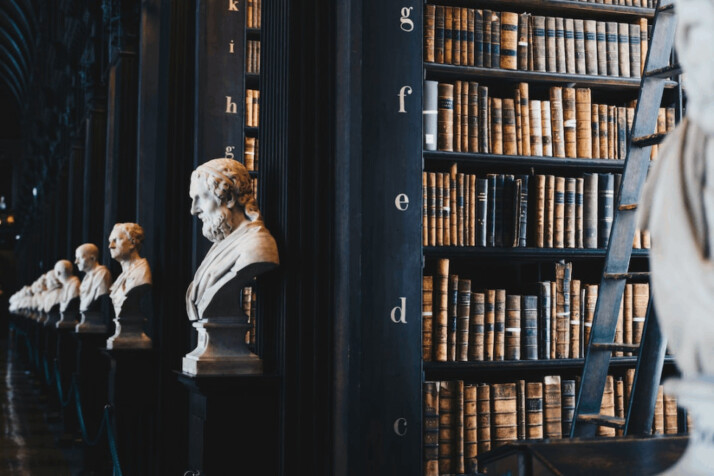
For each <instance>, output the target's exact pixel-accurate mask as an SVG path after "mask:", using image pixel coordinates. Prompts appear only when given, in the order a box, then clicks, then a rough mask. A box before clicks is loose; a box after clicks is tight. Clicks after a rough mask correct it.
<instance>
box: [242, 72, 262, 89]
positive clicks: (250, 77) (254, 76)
mask: <svg viewBox="0 0 714 476" xmlns="http://www.w3.org/2000/svg"><path fill="white" fill-rule="evenodd" d="M245 83H246V84H247V85H248V86H251V87H254V88H258V85H259V84H260V73H245Z"/></svg>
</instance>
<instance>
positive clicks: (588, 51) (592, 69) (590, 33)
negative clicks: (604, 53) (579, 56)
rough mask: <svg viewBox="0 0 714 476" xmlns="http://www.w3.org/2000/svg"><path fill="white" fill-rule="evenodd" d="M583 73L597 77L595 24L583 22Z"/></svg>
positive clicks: (591, 21) (593, 22)
mask: <svg viewBox="0 0 714 476" xmlns="http://www.w3.org/2000/svg"><path fill="white" fill-rule="evenodd" d="M584 29H585V72H586V73H587V74H590V75H593V76H594V75H597V74H598V72H597V22H596V21H595V20H585V22H584Z"/></svg>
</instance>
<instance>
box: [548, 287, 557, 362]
mask: <svg viewBox="0 0 714 476" xmlns="http://www.w3.org/2000/svg"><path fill="white" fill-rule="evenodd" d="M557 295H558V285H557V283H556V282H555V281H551V282H550V358H551V359H555V358H557V356H556V354H555V344H556V341H557V335H558V319H557V316H558V308H557V302H558V301H557V299H556V297H557Z"/></svg>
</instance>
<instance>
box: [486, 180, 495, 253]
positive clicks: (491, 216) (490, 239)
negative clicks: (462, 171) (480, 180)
mask: <svg viewBox="0 0 714 476" xmlns="http://www.w3.org/2000/svg"><path fill="white" fill-rule="evenodd" d="M487 180H488V202H487V203H486V205H487V209H488V216H487V220H486V229H487V234H486V244H487V245H488V246H495V245H496V175H495V174H489V175H488V178H487Z"/></svg>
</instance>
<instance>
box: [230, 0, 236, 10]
mask: <svg viewBox="0 0 714 476" xmlns="http://www.w3.org/2000/svg"><path fill="white" fill-rule="evenodd" d="M228 11H229V12H237V11H238V0H228Z"/></svg>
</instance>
